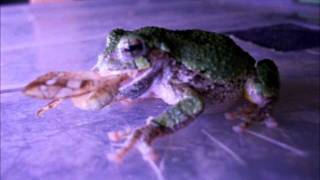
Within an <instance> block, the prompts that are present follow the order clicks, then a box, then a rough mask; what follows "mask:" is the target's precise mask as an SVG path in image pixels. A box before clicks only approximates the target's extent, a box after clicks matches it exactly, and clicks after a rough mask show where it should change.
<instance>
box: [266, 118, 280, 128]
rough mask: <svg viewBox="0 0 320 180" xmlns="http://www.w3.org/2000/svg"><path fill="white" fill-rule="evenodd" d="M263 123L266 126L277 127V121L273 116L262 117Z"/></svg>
mask: <svg viewBox="0 0 320 180" xmlns="http://www.w3.org/2000/svg"><path fill="white" fill-rule="evenodd" d="M264 123H265V125H266V126H267V127H268V128H276V127H278V123H277V121H276V120H275V119H274V118H273V117H267V118H266V119H264Z"/></svg>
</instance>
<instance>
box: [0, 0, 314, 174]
mask: <svg viewBox="0 0 320 180" xmlns="http://www.w3.org/2000/svg"><path fill="white" fill-rule="evenodd" d="M279 24H280V25H281V24H282V26H281V27H282V28H283V29H284V30H285V32H286V33H284V34H287V35H288V36H285V37H284V35H283V33H280V34H277V31H275V32H274V33H273V32H272V33H271V35H272V37H273V38H274V37H276V38H274V41H272V42H270V43H269V45H265V44H263V43H262V44H261V43H260V44H259V43H256V42H255V41H252V42H251V41H250V40H251V39H257V38H258V37H257V36H258V35H257V34H255V33H252V35H253V36H254V37H253V38H250V37H249V38H246V37H248V36H250V34H251V33H250V30H254V28H261V27H262V28H263V27H269V28H268V32H269V30H270V26H273V25H279ZM147 25H154V26H161V27H166V28H172V29H191V28H192V29H194V28H197V29H203V30H208V31H215V32H221V33H223V32H238V33H228V34H230V36H231V37H232V38H233V39H234V41H235V42H236V43H237V44H238V45H239V46H241V47H242V48H243V49H244V50H246V51H247V52H249V53H250V54H251V55H252V56H253V57H255V58H256V59H257V60H259V59H262V58H270V59H274V60H275V62H276V64H277V65H278V67H279V70H280V74H281V82H282V86H281V95H280V100H279V103H278V104H277V105H276V110H275V117H276V119H277V120H278V122H279V127H278V128H276V129H268V128H266V127H265V126H264V125H263V124H255V125H254V126H253V127H252V128H250V129H249V130H248V131H246V132H244V133H242V134H237V133H234V132H233V131H232V126H233V125H235V124H237V123H238V122H232V121H227V120H225V119H224V117H223V111H224V110H223V109H224V108H223V107H224V105H217V106H215V107H210V109H208V110H206V112H205V113H203V114H202V115H201V116H200V117H198V118H197V120H196V121H195V122H194V123H192V124H191V125H190V126H188V127H187V128H185V129H183V130H181V131H179V132H177V133H176V134H173V135H170V136H166V137H163V138H161V139H159V140H157V141H156V142H155V144H154V147H155V149H156V151H157V152H158V154H159V156H160V159H159V162H158V164H157V165H158V167H159V169H160V171H161V172H162V176H163V178H164V179H168V180H189V179H190V180H194V179H199V180H229V179H239V180H256V179H261V180H274V179H275V180H277V179H281V180H282V179H290V180H300V179H301V180H302V179H303V180H316V179H319V172H318V170H319V168H320V167H319V158H320V157H319V140H320V139H319V129H320V128H319V125H320V118H319V108H320V103H319V101H320V94H319V92H320V89H319V81H320V79H319V78H320V73H319V68H320V67H319V66H320V65H319V63H320V61H319V56H320V54H319V46H318V45H319V44H317V42H313V41H319V28H320V27H319V26H318V25H316V24H312V23H309V22H308V21H306V20H304V19H303V18H299V17H298V16H296V15H295V14H294V13H293V14H291V12H290V11H289V10H288V11H284V12H281V11H279V12H277V11H276V10H272V9H268V8H263V7H261V8H257V7H254V8H250V7H247V6H246V5H242V6H241V5H239V6H238V5H235V4H232V3H230V4H228V3H221V1H218V2H214V1H191V0H186V1H182V0H179V1H169V0H164V1H136V2H134V3H133V1H129V0H121V1H116V2H114V1H78V2H74V3H65V4H43V5H12V6H2V7H1V179H3V180H18V179H24V180H37V179H39V180H40V179H46V180H55V179H59V180H71V179H79V180H87V179H88V180H89V179H96V180H100V179H104V180H105V179H110V180H111V179H112V180H118V179H119V180H144V179H146V180H149V179H157V175H156V172H155V171H154V170H153V169H152V168H151V166H150V165H149V164H148V163H146V162H145V161H144V160H143V159H142V157H141V156H140V154H139V152H138V151H137V150H133V151H131V152H130V153H129V154H128V156H127V157H126V158H125V159H124V161H123V162H122V163H121V164H115V163H112V162H109V161H108V160H107V158H106V154H107V153H109V152H112V151H114V147H115V146H114V144H112V143H111V142H110V141H109V140H108V139H107V132H108V131H112V130H118V129H123V128H126V127H138V126H140V125H142V124H143V123H144V122H145V119H146V118H147V117H148V116H151V115H153V116H155V115H157V114H159V113H160V112H162V111H163V110H165V109H166V108H167V105H165V104H164V103H163V102H161V101H159V100H153V99H150V100H144V101H141V102H137V103H135V104H132V105H122V104H115V105H113V106H111V107H109V108H105V109H103V110H101V111H98V112H89V111H81V110H79V109H76V108H75V107H73V106H72V104H71V103H70V102H65V103H63V104H62V105H61V106H59V107H58V108H57V109H54V110H52V111H49V112H48V113H47V114H45V116H44V117H43V118H38V117H36V115H35V112H36V111H37V109H38V108H40V107H41V106H43V105H45V104H46V101H41V100H37V99H32V98H29V97H26V96H24V95H23V94H22V93H21V92H20V91H19V89H20V88H21V87H23V86H24V85H25V84H26V83H28V82H29V81H31V80H33V79H34V78H36V77H37V76H39V75H41V74H44V73H46V72H48V71H62V70H65V71H77V70H88V69H90V68H91V67H92V66H93V65H94V64H95V61H96V59H97V55H98V54H99V53H100V52H102V51H103V48H104V43H105V36H106V34H107V32H109V31H110V30H111V29H113V28H126V29H135V28H139V27H143V26H147ZM292 25H293V26H299V28H302V29H304V30H306V31H303V32H305V33H298V34H295V33H292V28H291V27H292ZM271 29H272V28H271ZM243 31H244V32H245V35H244V36H242V35H241V32H243ZM255 32H256V31H255ZM310 32H314V33H315V35H313V36H312V37H314V38H311V39H310V37H309V35H310V34H308V33H310ZM239 33H240V35H239ZM269 34H270V32H269ZM305 35H306V36H308V37H309V39H308V41H306V39H307V38H305V37H304V36H305ZM290 36H291V37H290ZM243 37H244V38H243ZM261 38H267V39H269V37H268V36H267V37H266V36H261ZM297 38H298V40H296V39H297ZM258 39H259V38H258ZM288 39H289V40H290V39H294V40H295V41H294V42H295V43H290V42H291V41H289V43H288ZM275 41H276V42H275ZM310 41H312V42H313V44H312V43H310ZM257 42H259V41H257ZM260 42H261V39H260ZM263 42H265V41H263ZM268 42H269V41H268ZM281 42H286V43H285V44H282V45H281ZM274 44H276V46H275V47H274V48H273V45H274ZM295 44H297V46H295ZM310 44H311V45H310ZM304 45H306V46H304ZM283 46H285V51H282V50H281V49H280V50H279V49H277V47H283ZM289 46H290V47H289ZM296 47H299V48H296ZM301 47H302V48H301ZM297 49H298V50H297ZM229 108H230V107H229ZM231 108H232V107H231Z"/></svg>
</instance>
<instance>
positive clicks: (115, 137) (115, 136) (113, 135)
mask: <svg viewBox="0 0 320 180" xmlns="http://www.w3.org/2000/svg"><path fill="white" fill-rule="evenodd" d="M131 132H132V130H131V129H130V128H127V129H125V130H123V131H110V132H108V134H107V136H108V139H109V140H110V141H113V142H119V141H122V140H124V139H126V138H127V136H128V135H129V134H130V133H131Z"/></svg>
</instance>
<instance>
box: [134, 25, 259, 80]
mask: <svg viewBox="0 0 320 180" xmlns="http://www.w3.org/2000/svg"><path fill="white" fill-rule="evenodd" d="M137 32H140V33H141V34H143V35H145V36H146V38H149V40H150V41H154V42H155V43H156V42H161V41H162V42H164V43H165V44H166V45H167V46H168V47H169V49H170V51H171V53H172V54H173V56H174V57H176V58H177V59H176V60H177V61H180V62H182V63H183V64H184V65H185V66H186V67H187V68H188V69H190V70H194V71H198V72H199V73H201V74H204V75H205V76H207V77H209V78H211V79H222V80H224V79H233V78H235V77H239V76H243V75H249V74H252V73H254V71H255V70H254V66H255V60H254V59H253V58H252V57H251V56H250V55H249V54H248V53H247V52H245V51H243V50H242V49H241V48H240V47H238V46H237V45H236V44H235V43H234V42H233V40H232V39H230V38H229V37H227V36H225V35H222V34H218V33H213V32H207V31H202V30H176V31H173V30H167V29H164V28H157V27H146V28H142V29H139V30H137ZM158 38H159V39H158Z"/></svg>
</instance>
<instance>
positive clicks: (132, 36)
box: [93, 29, 151, 75]
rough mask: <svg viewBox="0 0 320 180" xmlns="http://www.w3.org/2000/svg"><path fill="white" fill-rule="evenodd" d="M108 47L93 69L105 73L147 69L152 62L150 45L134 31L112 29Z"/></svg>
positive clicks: (108, 38)
mask: <svg viewBox="0 0 320 180" xmlns="http://www.w3.org/2000/svg"><path fill="white" fill-rule="evenodd" d="M106 45H107V48H106V49H105V52H104V53H103V54H101V55H100V56H99V58H98V62H97V64H96V65H95V66H94V67H93V70H94V71H96V72H99V74H101V75H104V74H107V73H114V74H117V73H122V72H126V71H131V70H138V71H140V70H145V69H148V68H149V67H150V66H151V64H150V61H149V60H148V59H147V54H148V51H149V46H148V45H147V43H146V42H145V40H144V39H143V38H142V37H140V36H139V35H137V34H136V33H135V32H134V31H125V30H122V29H115V30H112V31H111V32H110V33H109V35H108V37H107V43H106Z"/></svg>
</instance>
